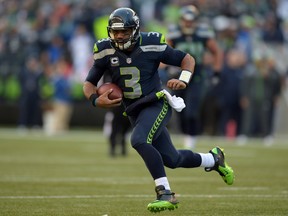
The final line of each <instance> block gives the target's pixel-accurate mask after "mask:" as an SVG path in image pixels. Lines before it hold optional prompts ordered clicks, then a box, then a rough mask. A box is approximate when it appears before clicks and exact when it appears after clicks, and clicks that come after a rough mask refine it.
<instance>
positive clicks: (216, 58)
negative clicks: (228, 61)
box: [206, 38, 224, 73]
mask: <svg viewBox="0 0 288 216" xmlns="http://www.w3.org/2000/svg"><path fill="white" fill-rule="evenodd" d="M206 47H207V48H208V50H209V51H210V52H211V54H212V56H213V70H214V71H215V72H216V73H220V71H221V70H222V65H223V58H224V55H223V51H222V49H221V48H220V47H219V45H218V43H217V41H216V40H215V39H214V38H210V39H208V40H207V42H206Z"/></svg>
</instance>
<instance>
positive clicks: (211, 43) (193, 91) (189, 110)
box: [167, 5, 223, 149]
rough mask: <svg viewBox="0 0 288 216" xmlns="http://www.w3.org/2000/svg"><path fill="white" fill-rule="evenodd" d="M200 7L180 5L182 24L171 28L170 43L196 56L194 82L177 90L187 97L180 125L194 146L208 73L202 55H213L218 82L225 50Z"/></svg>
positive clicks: (188, 143) (189, 145) (189, 144)
mask: <svg viewBox="0 0 288 216" xmlns="http://www.w3.org/2000/svg"><path fill="white" fill-rule="evenodd" d="M199 17H200V14H199V10H198V9H197V8H196V7H195V6H194V5H189V6H184V7H182V8H181V9H180V18H179V24H178V25H173V26H171V27H170V28H169V32H168V34H167V43H168V44H169V45H171V46H172V47H174V48H176V49H179V50H182V51H184V52H186V53H189V54H190V55H192V56H193V57H194V58H195V59H196V62H197V64H196V66H195V68H194V74H193V77H192V79H191V85H188V86H187V88H185V89H184V90H181V91H178V92H174V93H175V94H176V95H177V96H180V97H182V98H183V99H184V100H185V101H186V109H185V110H184V111H183V112H181V113H179V121H180V129H181V132H182V133H183V134H184V135H185V137H184V146H185V147H186V148H189V149H193V148H194V147H195V144H196V138H197V135H199V134H200V133H201V130H202V127H203V125H202V124H201V121H200V107H201V101H203V94H204V90H205V89H204V87H205V82H204V81H205V79H206V77H207V75H206V74H204V73H203V57H204V54H205V52H206V51H208V52H210V53H211V56H212V58H213V71H214V73H213V76H212V77H211V82H210V84H211V83H212V84H213V86H214V85H215V84H218V82H219V79H220V78H219V77H220V71H221V69H222V63H223V52H222V50H221V49H220V47H219V46H218V44H217V42H216V40H215V38H214V32H213V30H212V29H211V28H210V27H209V25H208V24H207V23H206V22H200V21H199Z"/></svg>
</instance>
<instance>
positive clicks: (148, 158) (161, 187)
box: [131, 100, 178, 212]
mask: <svg viewBox="0 0 288 216" xmlns="http://www.w3.org/2000/svg"><path fill="white" fill-rule="evenodd" d="M171 114H172V111H171V107H170V106H168V103H167V101H166V100H160V101H159V102H155V103H153V104H151V106H149V107H147V108H145V109H143V110H142V111H141V112H140V113H139V115H138V116H137V118H136V119H133V117H132V118H131V119H132V122H133V125H135V127H134V129H133V131H132V135H131V143H132V145H133V147H134V148H135V150H136V151H137V152H138V153H139V155H140V156H141V157H142V159H143V160H144V162H145V164H146V167H147V169H148V170H149V172H150V174H151V176H152V177H153V179H154V181H155V184H156V188H155V191H156V194H157V197H156V200H155V201H153V202H151V203H149V204H148V207H147V208H148V210H149V211H151V212H160V211H163V210H166V209H168V210H173V209H175V208H177V207H178V206H177V203H178V201H177V200H176V199H175V196H174V193H173V192H171V191H170V186H169V183H168V179H167V177H166V172H165V169H164V164H163V160H162V157H161V155H160V154H159V152H158V151H157V149H156V148H154V146H153V145H152V141H153V139H154V136H158V134H160V133H161V131H162V129H163V128H165V126H166V124H167V123H168V121H169V119H170V117H171Z"/></svg>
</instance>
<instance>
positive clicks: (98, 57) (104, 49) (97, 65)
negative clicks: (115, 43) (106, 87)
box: [86, 39, 115, 86]
mask: <svg viewBox="0 0 288 216" xmlns="http://www.w3.org/2000/svg"><path fill="white" fill-rule="evenodd" d="M114 52H115V50H114V49H112V48H111V47H110V46H109V42H108V40H107V39H103V40H100V41H97V42H96V43H95V44H94V47H93V58H94V63H93V65H92V67H91V68H90V70H89V73H88V75H87V77H86V81H88V82H91V83H92V84H93V85H95V86H97V84H98V82H99V80H100V79H101V77H102V76H103V75H104V72H105V71H106V70H107V61H108V60H107V59H108V58H107V56H109V55H110V54H112V53H114Z"/></svg>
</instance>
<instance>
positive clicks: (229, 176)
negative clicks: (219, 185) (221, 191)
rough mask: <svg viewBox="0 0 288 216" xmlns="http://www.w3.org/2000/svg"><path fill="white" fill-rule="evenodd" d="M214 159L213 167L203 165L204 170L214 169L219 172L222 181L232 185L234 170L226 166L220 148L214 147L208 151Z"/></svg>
mask: <svg viewBox="0 0 288 216" xmlns="http://www.w3.org/2000/svg"><path fill="white" fill-rule="evenodd" d="M209 152H210V153H211V154H212V155H213V157H214V160H215V166H214V167H205V171H206V172H210V171H212V170H215V171H216V172H218V173H219V174H220V176H221V177H222V179H223V180H224V182H225V183H226V184H228V185H232V184H233V182H234V171H233V169H232V168H231V167H230V166H228V164H227V163H226V162H225V154H224V152H223V150H222V149H220V148H219V147H215V148H213V149H212V150H210V151H209Z"/></svg>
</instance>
